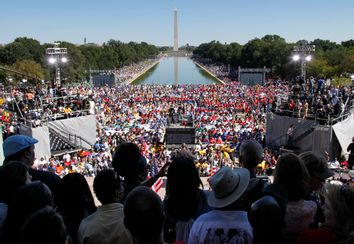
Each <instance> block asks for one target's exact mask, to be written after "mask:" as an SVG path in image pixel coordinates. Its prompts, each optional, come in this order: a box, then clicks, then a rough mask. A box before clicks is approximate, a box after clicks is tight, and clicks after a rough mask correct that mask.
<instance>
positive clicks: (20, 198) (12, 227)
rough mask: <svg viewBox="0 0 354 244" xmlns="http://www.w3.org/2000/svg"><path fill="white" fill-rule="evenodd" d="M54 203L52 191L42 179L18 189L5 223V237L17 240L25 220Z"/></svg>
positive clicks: (12, 240)
mask: <svg viewBox="0 0 354 244" xmlns="http://www.w3.org/2000/svg"><path fill="white" fill-rule="evenodd" d="M51 205H52V195H51V192H50V190H49V188H48V186H46V185H45V184H43V183H41V182H40V181H35V182H32V183H29V184H27V185H25V186H23V187H21V188H19V189H18V191H17V192H16V194H15V196H14V199H13V202H12V203H11V204H10V205H9V208H8V212H7V218H6V221H5V223H4V227H3V229H4V238H5V240H8V241H10V242H16V241H14V240H17V238H18V232H19V230H20V228H21V226H22V225H23V224H24V222H25V220H26V219H27V218H28V217H29V216H30V215H31V214H32V213H34V212H36V211H38V210H39V209H41V208H43V207H45V206H51Z"/></svg>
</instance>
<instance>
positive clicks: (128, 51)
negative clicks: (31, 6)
mask: <svg viewBox="0 0 354 244" xmlns="http://www.w3.org/2000/svg"><path fill="white" fill-rule="evenodd" d="M299 42H300V41H299ZM59 43H60V47H65V48H67V49H68V59H69V63H68V64H66V65H62V66H61V67H62V75H63V77H66V78H68V80H70V81H78V80H84V79H87V76H88V74H87V72H85V71H87V70H89V69H114V68H120V67H122V66H124V65H130V64H133V63H137V62H139V61H143V60H146V59H148V58H152V57H156V56H157V55H158V54H159V52H164V51H168V50H170V49H171V48H170V47H156V46H154V45H150V44H147V43H145V42H141V43H135V42H129V43H123V42H120V41H117V40H109V41H108V42H106V43H103V45H96V44H85V45H74V44H72V43H69V42H65V41H63V42H59ZM308 43H309V44H310V45H315V46H316V51H315V53H313V60H312V61H311V62H308V63H307V75H308V76H310V75H312V76H316V77H320V76H321V77H329V78H333V77H343V76H348V75H349V74H353V73H354V40H348V41H343V42H341V44H337V43H335V42H331V41H329V40H321V39H316V40H314V41H311V42H308ZM297 44H298V43H287V42H286V41H285V39H284V38H282V37H280V36H278V35H266V36H264V37H262V38H255V39H252V40H250V41H248V42H247V43H246V44H244V45H241V44H239V43H236V42H233V43H229V44H226V43H225V44H222V43H220V42H218V41H211V42H209V43H203V44H201V45H199V46H198V47H192V46H188V45H187V46H185V47H181V49H185V50H187V51H192V52H193V54H194V56H196V57H198V58H202V59H205V60H209V61H210V62H212V63H216V64H223V65H230V67H231V68H234V69H237V67H238V66H241V67H247V68H260V67H264V66H266V67H268V68H271V69H272V75H273V76H276V77H279V78H282V79H291V78H293V77H295V76H298V75H300V74H299V70H300V68H299V65H300V64H299V62H294V61H293V60H292V58H291V57H292V55H293V48H294V46H295V45H297ZM48 47H53V45H52V44H48V43H45V44H40V42H39V41H37V40H35V39H32V38H27V37H19V38H16V39H15V40H14V41H13V42H11V43H9V44H6V45H0V65H1V66H5V67H8V68H11V69H14V70H17V71H20V72H21V73H23V74H28V75H29V76H31V77H38V79H45V80H51V79H53V77H54V72H55V69H54V67H53V66H51V65H50V64H49V63H48V60H47V59H48V57H47V56H46V54H45V50H46V48H48ZM8 75H11V74H9V73H6V72H5V71H2V70H0V81H2V82H3V81H5V80H6V77H7V76H8Z"/></svg>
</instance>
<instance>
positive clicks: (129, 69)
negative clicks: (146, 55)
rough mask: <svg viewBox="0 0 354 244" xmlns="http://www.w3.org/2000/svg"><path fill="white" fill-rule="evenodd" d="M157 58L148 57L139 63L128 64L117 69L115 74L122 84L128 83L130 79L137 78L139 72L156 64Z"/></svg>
mask: <svg viewBox="0 0 354 244" xmlns="http://www.w3.org/2000/svg"><path fill="white" fill-rule="evenodd" d="M156 61H157V59H148V60H144V61H142V62H139V63H138V64H132V65H127V66H124V67H122V68H119V69H117V70H115V72H114V75H115V77H116V79H117V81H118V82H119V83H121V84H126V83H127V82H129V81H132V80H133V79H134V78H136V76H137V74H140V73H141V72H143V71H144V70H146V69H147V68H149V67H150V66H151V65H152V64H154V63H155V62H156Z"/></svg>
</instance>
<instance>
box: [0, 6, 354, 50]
mask: <svg viewBox="0 0 354 244" xmlns="http://www.w3.org/2000/svg"><path fill="white" fill-rule="evenodd" d="M174 8H177V9H178V18H179V23H178V24H179V43H180V45H184V44H186V43H189V44H191V45H199V44H200V43H204V42H209V41H212V40H218V41H220V42H222V43H224V42H227V43H230V42H238V43H240V44H245V43H246V42H247V41H249V40H251V39H253V38H255V37H262V36H264V35H265V34H276V35H280V36H281V37H284V38H285V39H286V41H287V42H295V41H298V40H300V39H306V40H309V41H311V40H314V39H316V38H321V39H328V40H331V41H335V42H339V43H340V42H341V41H345V40H349V39H354V1H353V0H297V1H295V0H174V1H172V0H127V1H122V0H96V1H94V0H61V1H53V0H1V4H0V10H1V14H0V43H1V44H6V43H9V42H12V41H13V40H14V39H15V38H16V37H20V36H26V37H31V38H34V39H37V40H38V41H40V42H41V43H45V42H54V41H56V40H65V41H69V42H72V43H75V44H82V43H83V41H84V38H85V37H86V38H87V42H94V43H98V44H101V43H103V42H106V41H108V40H109V39H115V40H121V41H123V42H129V41H135V42H141V41H145V42H147V43H150V44H154V45H159V46H162V45H169V46H172V45H173V44H172V43H173V9H174Z"/></svg>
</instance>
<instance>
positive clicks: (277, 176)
mask: <svg viewBox="0 0 354 244" xmlns="http://www.w3.org/2000/svg"><path fill="white" fill-rule="evenodd" d="M308 180H309V173H308V171H307V169H306V166H305V164H304V162H303V161H302V160H301V159H300V158H299V157H298V156H297V155H295V154H293V153H289V154H286V155H284V156H281V157H280V158H279V159H278V163H277V166H276V168H275V171H274V183H275V184H281V185H283V186H285V188H286V189H287V191H288V199H289V201H297V200H300V199H303V198H304V197H305V195H306V194H307V190H308Z"/></svg>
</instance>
